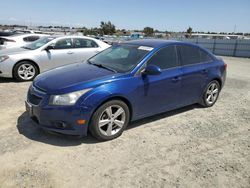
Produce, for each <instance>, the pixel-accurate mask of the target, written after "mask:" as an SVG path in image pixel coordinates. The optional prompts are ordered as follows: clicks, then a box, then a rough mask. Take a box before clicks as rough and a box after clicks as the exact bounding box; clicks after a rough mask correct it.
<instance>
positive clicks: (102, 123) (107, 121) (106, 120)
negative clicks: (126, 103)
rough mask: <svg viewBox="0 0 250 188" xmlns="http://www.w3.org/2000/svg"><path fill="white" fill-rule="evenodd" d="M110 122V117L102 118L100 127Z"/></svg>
mask: <svg viewBox="0 0 250 188" xmlns="http://www.w3.org/2000/svg"><path fill="white" fill-rule="evenodd" d="M108 123H110V120H109V119H104V120H100V121H99V127H103V126H104V125H107V124H108Z"/></svg>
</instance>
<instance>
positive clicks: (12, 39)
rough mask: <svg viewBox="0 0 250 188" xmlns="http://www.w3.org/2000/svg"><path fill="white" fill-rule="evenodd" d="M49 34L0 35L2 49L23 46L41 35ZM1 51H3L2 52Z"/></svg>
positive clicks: (0, 47)
mask: <svg viewBox="0 0 250 188" xmlns="http://www.w3.org/2000/svg"><path fill="white" fill-rule="evenodd" d="M44 36H48V35H44V34H15V35H11V36H2V37H0V50H1V49H9V48H16V47H21V46H24V45H26V44H29V43H31V42H34V41H36V40H38V39H40V38H41V37H44ZM0 53H1V52H0Z"/></svg>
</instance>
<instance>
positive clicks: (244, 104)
mask: <svg viewBox="0 0 250 188" xmlns="http://www.w3.org/2000/svg"><path fill="white" fill-rule="evenodd" d="M223 58H224V60H225V61H226V63H227V64H228V76H227V81H226V85H225V87H224V88H223V90H222V92H221V95H220V97H219V100H218V101H217V103H216V104H215V106H213V107H212V108H201V107H199V106H198V105H192V106H188V107H185V108H182V109H179V110H175V111H171V112H168V113H164V114H160V115H157V116H153V117H151V118H147V119H143V120H140V121H137V122H135V123H133V124H132V125H130V126H129V128H128V130H126V131H125V132H124V133H123V135H122V136H121V137H119V138H118V139H115V140H112V141H109V142H102V143H101V142H97V141H96V140H95V139H94V138H92V137H91V136H88V137H85V138H82V139H76V138H74V137H68V136H67V137H66V136H57V135H51V134H47V133H45V132H43V131H42V130H40V129H38V128H36V127H34V126H33V124H32V122H31V121H30V120H29V119H28V117H27V114H26V113H24V100H25V96H26V91H27V89H28V86H29V85H30V83H27V82H26V83H16V82H15V81H13V80H11V79H0V106H1V108H0V117H1V118H0V187H126V188H127V187H250V59H243V58H230V57H223Z"/></svg>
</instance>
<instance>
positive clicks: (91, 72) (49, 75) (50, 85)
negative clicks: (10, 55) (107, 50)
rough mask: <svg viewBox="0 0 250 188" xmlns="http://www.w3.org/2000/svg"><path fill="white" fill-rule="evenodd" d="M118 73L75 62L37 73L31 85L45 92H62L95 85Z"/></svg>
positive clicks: (107, 80)
mask: <svg viewBox="0 0 250 188" xmlns="http://www.w3.org/2000/svg"><path fill="white" fill-rule="evenodd" d="M120 75H121V74H119V73H114V72H112V71H110V70H107V69H104V68H100V67H97V66H95V65H91V64H88V63H76V64H72V65H67V66H62V67H58V68H55V69H53V70H50V71H47V72H44V73H42V74H40V75H38V76H37V77H36V79H35V80H34V82H33V85H34V86H35V87H37V88H39V89H41V90H42V91H44V92H46V93H47V94H63V93H68V92H72V91H76V90H80V89H85V88H91V87H96V86H98V85H100V84H104V83H105V82H110V81H111V80H112V79H114V78H116V77H118V76H120Z"/></svg>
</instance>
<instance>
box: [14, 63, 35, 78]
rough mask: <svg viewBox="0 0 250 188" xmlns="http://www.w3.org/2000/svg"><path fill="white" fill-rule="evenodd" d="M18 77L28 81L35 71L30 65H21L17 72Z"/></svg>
mask: <svg viewBox="0 0 250 188" xmlns="http://www.w3.org/2000/svg"><path fill="white" fill-rule="evenodd" d="M17 73H18V76H19V77H20V78H21V79H23V80H30V79H32V78H33V77H34V76H35V74H36V69H35V67H34V66H33V65H32V64H22V65H21V66H20V67H18V70H17Z"/></svg>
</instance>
